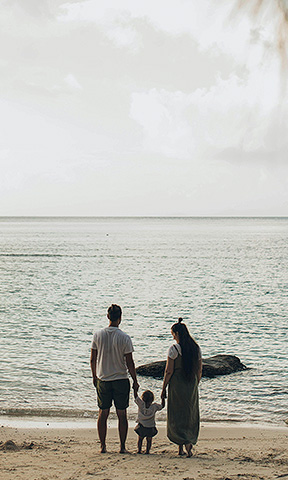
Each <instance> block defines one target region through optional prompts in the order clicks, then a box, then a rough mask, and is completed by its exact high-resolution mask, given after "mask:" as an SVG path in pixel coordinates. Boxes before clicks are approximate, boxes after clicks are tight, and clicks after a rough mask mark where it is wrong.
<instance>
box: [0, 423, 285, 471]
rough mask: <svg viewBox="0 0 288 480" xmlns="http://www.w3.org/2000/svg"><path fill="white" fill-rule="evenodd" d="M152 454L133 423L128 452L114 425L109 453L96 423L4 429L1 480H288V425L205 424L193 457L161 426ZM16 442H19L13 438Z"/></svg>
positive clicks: (0, 433)
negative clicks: (144, 450)
mask: <svg viewBox="0 0 288 480" xmlns="http://www.w3.org/2000/svg"><path fill="white" fill-rule="evenodd" d="M158 430H159V433H158V435H157V436H156V437H155V438H154V440H153V445H152V449H151V454H150V455H138V454H137V453H136V442H137V439H136V434H135V432H134V431H133V427H132V425H131V423H130V428H129V433H128V440H127V448H128V450H129V453H128V454H125V455H121V454H119V453H118V451H119V442H118V432H117V428H115V427H113V428H109V430H108V438H107V453H106V454H100V453H99V442H98V438H97V432H96V428H50V426H49V425H47V426H46V428H16V427H6V426H2V427H1V428H0V442H1V443H0V459H1V460H0V478H1V480H14V479H15V480H16V479H21V480H50V479H51V480H52V479H58V480H82V479H83V480H84V479H97V480H114V479H115V480H116V479H118V480H123V479H125V480H129V479H136V478H137V480H157V479H159V480H160V479H161V480H163V479H169V478H173V479H175V480H192V479H194V480H198V479H205V480H212V479H213V480H236V479H237V480H238V479H245V480H257V479H259V480H260V479H261V480H271V479H277V478H279V479H280V478H283V479H285V478H287V479H288V453H287V437H288V427H285V426H283V427H277V426H275V427H273V426H268V425H266V426H265V425H257V426H254V425H247V424H233V423H227V424H224V423H223V424H221V423H219V424H217V423H215V424H202V425H201V430H200V437H199V440H198V443H197V445H196V446H195V448H194V454H193V457H192V458H186V457H178V456H177V446H176V445H174V444H172V443H171V442H169V440H168V439H167V437H166V429H165V426H160V427H158ZM12 442H13V443H12Z"/></svg>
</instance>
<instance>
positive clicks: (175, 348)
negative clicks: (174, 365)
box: [168, 343, 182, 360]
mask: <svg viewBox="0 0 288 480" xmlns="http://www.w3.org/2000/svg"><path fill="white" fill-rule="evenodd" d="M178 355H182V350H181V346H180V345H179V343H174V344H173V345H171V347H170V348H169V350H168V357H169V358H172V360H175V358H177V357H178Z"/></svg>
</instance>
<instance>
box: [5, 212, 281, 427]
mask: <svg viewBox="0 0 288 480" xmlns="http://www.w3.org/2000/svg"><path fill="white" fill-rule="evenodd" d="M287 259H288V219H287V218H1V219H0V271H1V285H0V289H1V305H0V330H1V337H0V351H1V357H0V361H1V364H0V392H1V394H0V413H1V415H2V418H4V417H5V415H14V416H15V415H19V416H29V415H32V416H39V417H46V418H51V417H58V418H67V417H74V418H79V419H80V418H81V419H83V418H90V417H95V414H96V409H97V407H96V396H95V389H94V387H93V385H92V380H91V373H90V366H89V356H90V347H91V340H92V335H93V332H94V331H95V329H100V328H103V327H105V326H107V323H108V321H107V318H106V313H107V307H108V306H109V305H110V304H111V303H118V304H119V305H121V307H122V309H123V320H122V324H121V328H122V329H123V330H124V331H126V332H127V333H128V334H129V335H130V336H131V337H132V341H133V345H134V349H135V352H134V358H135V362H136V365H141V364H144V363H148V362H151V361H156V360H164V359H165V358H166V356H167V350H168V348H169V346H170V345H171V344H172V343H173V339H172V336H171V333H170V329H171V326H172V325H173V323H174V322H175V321H177V319H178V317H179V316H181V317H183V319H184V321H185V323H186V324H187V326H188V328H189V330H190V333H191V334H192V335H193V337H194V338H195V339H196V340H197V342H199V345H200V346H201V350H202V355H203V357H209V356H212V355H215V354H220V353H221V354H233V355H237V356H238V357H239V358H240V360H241V361H242V362H243V363H244V364H245V365H246V366H247V367H249V370H246V371H243V372H238V373H234V374H232V375H227V376H221V377H216V378H213V379H203V380H202V381H201V383H200V408H201V418H202V420H204V421H205V420H206V421H211V420H212V421H226V420H230V421H231V420H232V421H233V420H235V421H249V422H272V423H277V424H282V423H283V422H284V420H285V419H287V418H288V405H287V404H288V359H287V357H288V356H287V351H288V349H287V331H288V324H287V311H288V310H287V307H288V300H287V291H288V290H287V287H288V274H287ZM139 383H140V385H141V391H142V390H143V389H146V388H150V389H152V390H153V391H154V393H155V396H156V400H157V399H159V395H160V391H161V384H162V382H161V380H157V379H151V378H144V377H139ZM135 412H136V407H135V405H134V404H133V399H132V398H131V407H130V408H129V416H130V417H131V418H132V417H134V416H135ZM158 418H161V419H164V418H165V411H163V412H161V413H160V414H159V417H158Z"/></svg>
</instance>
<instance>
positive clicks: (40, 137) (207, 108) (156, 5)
mask: <svg viewBox="0 0 288 480" xmlns="http://www.w3.org/2000/svg"><path fill="white" fill-rule="evenodd" d="M267 3H268V4H271V2H267ZM272 3H273V4H276V3H277V2H272ZM235 4H237V1H236V0H235ZM0 5H1V9H0V124H1V130H0V165H1V175H0V215H96V216H98V215H288V164H287V154H288V135H287V128H288V121H287V120H288V102H287V95H288V94H287V92H286V90H285V83H287V78H285V76H283V72H282V73H281V68H282V67H283V64H281V57H280V56H279V53H278V52H277V49H276V47H275V45H276V43H277V39H276V38H275V32H276V28H277V21H278V17H277V15H278V12H277V8H276V7H275V9H274V10H273V9H272V10H269V11H263V15H261V16H260V17H258V18H256V19H255V18H253V17H252V16H250V14H248V12H246V10H243V11H241V12H240V13H239V12H236V11H233V9H232V7H231V6H232V5H233V1H231V0H209V1H208V0H201V1H199V0H145V1H143V0H83V1H81V0H80V1H68V2H66V3H63V1H60V0H0Z"/></svg>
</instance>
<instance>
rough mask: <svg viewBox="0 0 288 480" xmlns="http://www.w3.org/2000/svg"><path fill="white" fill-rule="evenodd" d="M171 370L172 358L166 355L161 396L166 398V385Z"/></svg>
mask: <svg viewBox="0 0 288 480" xmlns="http://www.w3.org/2000/svg"><path fill="white" fill-rule="evenodd" d="M173 372H174V360H173V359H172V358H170V357H168V358H167V362H166V367H165V372H164V379H163V387H162V393H161V398H166V387H167V385H168V383H169V381H170V378H171V377H172V375H173Z"/></svg>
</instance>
